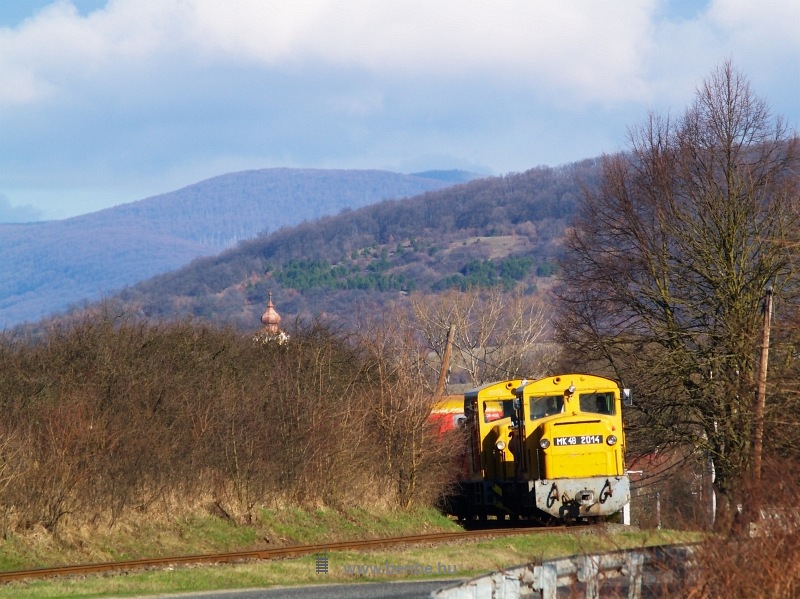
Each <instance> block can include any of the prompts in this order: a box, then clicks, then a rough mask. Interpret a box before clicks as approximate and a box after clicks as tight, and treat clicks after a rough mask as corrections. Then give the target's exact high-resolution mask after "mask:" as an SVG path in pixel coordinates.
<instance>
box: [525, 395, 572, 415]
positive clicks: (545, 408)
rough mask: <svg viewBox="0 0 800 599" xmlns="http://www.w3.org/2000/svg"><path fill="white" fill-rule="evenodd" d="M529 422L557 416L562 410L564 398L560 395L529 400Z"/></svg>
mask: <svg viewBox="0 0 800 599" xmlns="http://www.w3.org/2000/svg"><path fill="white" fill-rule="evenodd" d="M529 405H530V415H531V420H536V419H537V418H544V417H545V416H550V415H551V414H558V413H560V412H562V411H563V410H564V398H563V397H562V396H561V395H547V396H545V397H531V398H530V404H529Z"/></svg>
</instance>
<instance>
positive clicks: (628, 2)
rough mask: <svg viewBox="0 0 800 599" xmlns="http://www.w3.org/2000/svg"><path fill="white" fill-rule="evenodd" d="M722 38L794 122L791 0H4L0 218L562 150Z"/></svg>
mask: <svg viewBox="0 0 800 599" xmlns="http://www.w3.org/2000/svg"><path fill="white" fill-rule="evenodd" d="M726 59H732V60H733V62H734V64H735V65H736V67H737V68H739V69H740V70H741V71H742V72H743V73H745V74H746V75H747V77H748V78H749V79H750V81H751V84H752V86H753V88H754V89H755V91H756V92H757V93H758V94H760V95H762V96H764V97H766V99H767V100H768V102H769V103H770V105H771V106H772V108H773V110H774V112H775V113H776V114H780V115H782V116H783V117H785V118H786V119H787V120H788V122H789V123H790V124H791V125H792V126H793V127H795V128H798V127H800V2H798V1H797V0H763V1H761V2H758V3H756V2H752V0H709V1H707V2H692V1H669V0H573V1H570V2H554V1H551V0H546V1H545V0H506V1H502V2H486V1H485V0H480V1H478V0H437V1H435V2H431V1H430V0H403V1H400V2H389V1H388V0H386V1H381V0H292V2H286V1H285V0H280V1H274V0H108V1H103V0H71V1H69V0H58V1H53V0H49V1H48V0H1V1H0V222H2V221H26V220H37V219H54V218H65V217H69V216H74V215H77V214H82V213H86V212H92V211H95V210H99V209H102V208H105V207H109V206H113V205H116V204H120V203H123V202H130V201H134V200H139V199H142V198H145V197H148V196H150V195H154V194H157V193H162V192H167V191H171V190H174V189H177V188H179V187H182V186H184V185H188V184H191V183H194V182H197V181H200V180H202V179H206V178H209V177H212V176H215V175H219V174H223V173H226V172H232V171H239V170H246V169H254V168H267V167H278V166H286V167H317V168H345V169H349V168H359V169H386V170H392V171H396V172H415V171H421V170H428V169H450V168H459V169H466V170H472V171H477V172H480V173H484V174H493V175H500V174H505V173H509V172H521V171H524V170H527V169H529V168H532V167H534V166H538V165H558V164H563V163H566V162H571V161H575V160H580V159H583V158H588V157H593V156H597V155H599V154H601V153H603V152H615V151H617V150H620V149H624V148H625V146H626V135H627V128H628V127H629V126H632V125H636V124H637V123H640V122H641V121H642V120H643V119H644V118H645V116H646V115H647V112H648V111H649V110H654V111H657V112H667V111H670V112H672V113H679V112H681V111H682V110H683V109H684V108H685V107H686V106H687V105H688V104H689V102H690V101H691V100H692V96H693V94H694V91H695V88H696V86H697V85H698V84H699V83H700V82H701V81H702V80H703V78H704V77H706V76H707V75H708V74H709V73H710V72H711V70H712V69H714V68H715V67H716V66H718V65H719V64H720V63H721V62H722V61H724V60H726Z"/></svg>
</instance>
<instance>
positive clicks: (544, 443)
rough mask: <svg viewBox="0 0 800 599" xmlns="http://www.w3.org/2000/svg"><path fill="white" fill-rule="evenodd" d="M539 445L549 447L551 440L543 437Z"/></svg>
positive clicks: (543, 447)
mask: <svg viewBox="0 0 800 599" xmlns="http://www.w3.org/2000/svg"><path fill="white" fill-rule="evenodd" d="M539 447H541V448H542V449H547V448H548V447H550V440H549V439H542V440H541V441H539Z"/></svg>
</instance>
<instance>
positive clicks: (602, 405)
mask: <svg viewBox="0 0 800 599" xmlns="http://www.w3.org/2000/svg"><path fill="white" fill-rule="evenodd" d="M580 405H581V412H589V413H590V414H609V415H613V414H614V394H613V393H581V394H580Z"/></svg>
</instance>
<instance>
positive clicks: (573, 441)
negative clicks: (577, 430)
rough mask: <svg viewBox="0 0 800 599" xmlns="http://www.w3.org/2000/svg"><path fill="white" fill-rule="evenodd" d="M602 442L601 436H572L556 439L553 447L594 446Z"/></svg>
mask: <svg viewBox="0 0 800 599" xmlns="http://www.w3.org/2000/svg"><path fill="white" fill-rule="evenodd" d="M602 442H603V435H574V436H572V437H556V438H555V439H553V445H555V446H556V447H565V446H569V445H595V444H597V443H602Z"/></svg>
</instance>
